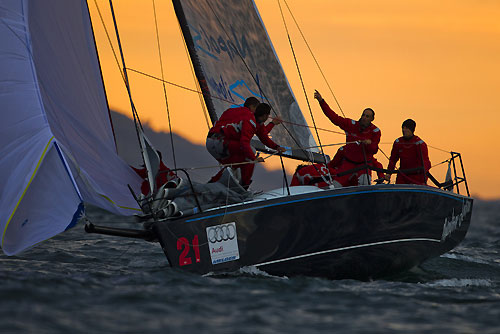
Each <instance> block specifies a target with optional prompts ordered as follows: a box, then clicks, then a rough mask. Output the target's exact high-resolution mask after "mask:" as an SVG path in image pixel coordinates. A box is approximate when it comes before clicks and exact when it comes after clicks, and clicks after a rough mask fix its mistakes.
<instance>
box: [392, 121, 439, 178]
mask: <svg viewBox="0 0 500 334" xmlns="http://www.w3.org/2000/svg"><path fill="white" fill-rule="evenodd" d="M416 126H417V123H415V121H414V120H412V119H407V120H406V121H404V122H403V124H402V126H401V129H402V131H403V136H402V137H399V138H398V139H396V141H394V144H393V145H392V150H391V157H390V158H389V165H388V166H387V169H388V170H391V171H392V170H394V168H395V167H396V163H397V162H398V160H399V170H400V171H399V172H398V176H397V177H396V183H397V184H427V171H429V169H430V168H431V162H430V160H429V153H428V150H427V144H425V142H424V141H423V140H422V139H420V138H419V137H418V136H416V135H415V134H414V132H415V127H416ZM385 179H386V180H387V181H389V182H390V181H391V174H387V175H386V176H385Z"/></svg>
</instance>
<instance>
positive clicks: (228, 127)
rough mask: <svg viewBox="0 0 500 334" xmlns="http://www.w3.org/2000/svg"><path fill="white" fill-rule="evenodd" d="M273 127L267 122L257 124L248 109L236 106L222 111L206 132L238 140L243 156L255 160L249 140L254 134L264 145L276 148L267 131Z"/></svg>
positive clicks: (229, 139)
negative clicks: (265, 123) (266, 123)
mask: <svg viewBox="0 0 500 334" xmlns="http://www.w3.org/2000/svg"><path fill="white" fill-rule="evenodd" d="M271 124H272V123H271ZM273 127H274V124H273V125H272V126H270V125H269V124H268V125H264V124H257V122H256V121H255V116H254V114H253V113H252V111H251V110H250V109H248V108H246V107H238V108H230V109H227V110H226V111H224V112H223V113H222V115H221V116H220V118H219V120H218V121H217V122H215V124H214V126H213V127H212V128H211V129H210V131H209V132H208V133H219V134H222V135H223V137H224V140H225V141H226V142H228V141H237V142H239V149H240V150H241V151H242V152H243V154H244V155H245V157H246V158H248V159H250V160H255V158H256V157H255V154H254V153H253V150H252V148H251V146H250V140H251V139H252V137H253V136H254V135H257V137H258V138H259V139H260V141H261V142H262V143H263V144H264V145H266V146H267V147H269V148H272V149H276V148H277V147H278V145H277V144H276V143H275V142H273V141H272V140H271V139H270V138H269V137H268V133H269V131H271V129H272V128H273Z"/></svg>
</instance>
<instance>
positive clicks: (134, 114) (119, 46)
mask: <svg viewBox="0 0 500 334" xmlns="http://www.w3.org/2000/svg"><path fill="white" fill-rule="evenodd" d="M109 7H110V9H111V16H112V17H113V24H114V27H115V34H116V40H117V42H118V49H119V51H120V57H121V59H122V65H123V72H122V73H123V78H124V80H125V87H126V88H127V93H128V97H129V100H130V106H131V108H132V114H133V116H134V121H135V122H136V123H138V124H139V125H140V127H141V129H142V124H141V120H140V119H139V115H138V114H137V110H136V109H135V105H134V101H133V99H132V92H131V90H130V82H129V80H128V75H127V66H126V65H125V56H124V55H123V48H122V43H121V40H120V34H119V32H118V24H117V23H116V17H115V10H114V8H113V0H109ZM136 130H137V136H138V137H139V130H138V129H136Z"/></svg>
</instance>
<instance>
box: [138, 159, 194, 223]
mask: <svg viewBox="0 0 500 334" xmlns="http://www.w3.org/2000/svg"><path fill="white" fill-rule="evenodd" d="M179 171H181V172H183V173H184V174H185V175H186V178H187V181H188V183H189V187H190V188H191V192H192V196H193V197H194V200H195V202H196V206H197V207H198V210H199V212H203V209H202V208H201V204H200V201H199V199H198V194H197V193H196V192H195V189H194V186H193V181H192V180H191V177H190V176H189V173H188V172H187V171H186V170H185V169H184V168H174V169H169V170H165V171H159V172H158V174H157V177H158V176H159V175H160V174H162V173H170V172H174V173H175V172H179ZM128 188H129V190H130V192H131V193H132V196H133V197H134V199H135V201H136V202H137V204H138V205H139V207H140V208H141V211H142V212H144V213H149V215H151V216H152V217H153V218H156V217H155V213H154V212H153V210H152V207H153V202H155V201H159V200H162V199H161V198H155V196H154V195H148V196H145V197H142V198H138V197H137V196H136V195H135V193H134V191H133V190H132V188H131V187H130V185H128Z"/></svg>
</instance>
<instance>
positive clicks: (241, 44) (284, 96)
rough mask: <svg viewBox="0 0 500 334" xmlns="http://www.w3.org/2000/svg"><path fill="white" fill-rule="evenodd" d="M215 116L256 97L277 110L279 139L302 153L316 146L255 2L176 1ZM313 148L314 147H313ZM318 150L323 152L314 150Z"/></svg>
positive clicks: (274, 134)
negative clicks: (281, 120) (280, 119)
mask: <svg viewBox="0 0 500 334" xmlns="http://www.w3.org/2000/svg"><path fill="white" fill-rule="evenodd" d="M173 3H174V8H175V11H176V14H177V17H178V19H179V21H180V24H181V27H182V31H183V34H184V37H185V40H186V44H187V46H188V49H189V53H190V56H191V60H192V62H193V65H194V68H195V72H196V76H197V78H198V81H199V83H200V86H201V89H202V91H203V93H204V98H205V102H206V104H207V106H208V110H209V113H210V117H211V119H212V121H213V122H215V121H216V120H217V119H218V118H219V117H220V115H221V114H222V112H224V110H226V109H227V108H230V107H232V106H237V105H243V102H244V101H245V99H246V98H247V97H249V96H255V97H257V98H259V99H260V100H262V101H263V102H266V103H269V104H270V105H271V106H272V110H273V111H272V114H271V116H276V115H278V116H280V117H282V118H283V119H284V120H286V121H287V122H290V123H294V124H296V125H294V124H290V123H287V124H285V126H286V129H288V131H287V130H286V129H285V126H277V127H275V128H274V129H273V130H272V132H271V135H272V138H273V140H274V141H275V142H276V143H278V144H279V145H281V146H288V147H293V148H297V149H299V148H300V149H303V148H309V147H314V146H316V143H315V141H314V138H313V136H312V135H311V131H310V130H309V128H307V127H306V126H307V123H306V121H305V119H304V116H303V115H302V112H301V111H300V109H299V107H298V104H297V102H296V100H295V97H294V95H293V93H292V91H291V89H290V86H289V84H288V81H287V79H286V77H285V74H284V73H283V69H282V67H281V64H280V63H279V60H278V58H277V56H276V54H275V52H274V49H273V46H272V43H271V41H270V39H269V36H268V34H267V31H266V29H265V27H264V24H263V22H262V20H261V18H260V15H259V13H258V10H257V8H256V6H255V4H254V2H253V1H252V0H227V1H213V0H183V1H180V0H174V1H173ZM309 150H311V149H309ZM312 151H315V152H317V149H312Z"/></svg>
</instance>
